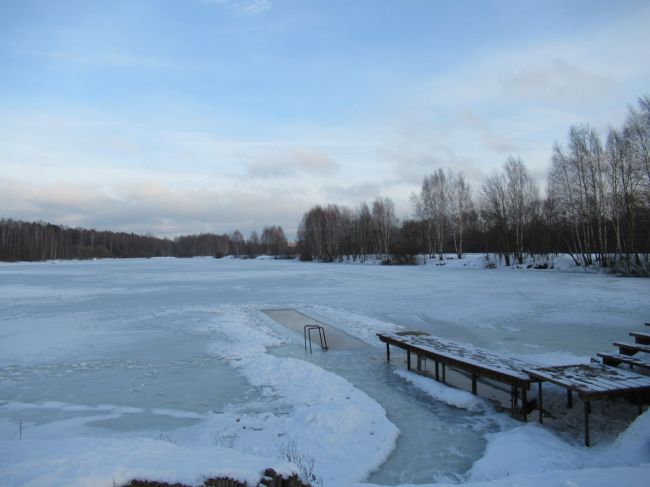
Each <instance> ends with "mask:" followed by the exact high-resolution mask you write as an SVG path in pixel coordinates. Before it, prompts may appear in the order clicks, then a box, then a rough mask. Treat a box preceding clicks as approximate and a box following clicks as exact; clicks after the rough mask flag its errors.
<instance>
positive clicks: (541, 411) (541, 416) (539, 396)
mask: <svg viewBox="0 0 650 487" xmlns="http://www.w3.org/2000/svg"><path fill="white" fill-rule="evenodd" d="M542 384H543V382H538V383H537V403H538V404H537V407H538V409H539V424H543V423H544V403H543V402H542Z"/></svg>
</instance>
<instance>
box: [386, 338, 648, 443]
mask: <svg viewBox="0 0 650 487" xmlns="http://www.w3.org/2000/svg"><path fill="white" fill-rule="evenodd" d="M377 336H378V337H379V340H381V341H382V342H384V343H385V344H386V359H387V360H388V361H389V362H390V347H391V345H392V346H394V347H398V348H400V349H402V350H405V351H406V364H407V368H408V369H409V370H410V369H411V355H412V354H415V356H416V360H417V370H418V371H421V362H422V359H429V360H432V361H433V362H434V363H435V379H436V380H438V381H440V380H442V382H445V368H446V366H450V367H453V368H455V369H459V370H463V371H465V372H468V373H469V374H470V375H471V378H472V393H473V394H476V393H477V386H476V385H477V380H478V378H480V377H486V378H489V379H493V380H496V381H498V382H502V383H504V384H508V385H510V391H511V406H512V408H511V411H512V415H513V416H515V413H519V415H520V417H521V419H523V420H524V421H526V420H527V416H528V414H529V413H530V412H531V410H532V409H533V408H535V407H536V408H537V409H538V410H539V422H540V423H542V422H543V421H544V418H543V402H542V401H543V390H542V383H543V382H550V383H552V384H555V385H557V386H559V387H562V388H564V389H566V392H567V407H569V408H570V407H572V406H573V393H576V394H577V395H578V397H579V398H580V399H581V400H582V401H583V403H584V410H585V416H584V418H585V425H584V426H585V446H589V445H590V444H591V441H590V436H589V414H590V413H591V401H594V400H598V399H609V398H614V397H623V398H626V399H629V400H631V401H633V402H636V403H637V404H638V407H639V414H640V413H641V412H642V406H643V404H647V403H648V402H650V376H648V375H640V374H637V373H635V372H632V371H629V370H622V369H618V368H615V367H611V366H608V365H606V364H601V363H597V364H577V365H562V366H555V367H540V366H539V365H538V364H532V363H527V362H525V361H522V360H519V359H515V358H512V357H507V356H504V355H498V354H495V353H492V352H489V351H487V350H484V349H481V348H478V347H473V346H468V345H461V344H459V343H456V342H453V341H450V340H445V339H442V338H439V337H434V336H431V335H429V334H428V333H424V332H420V331H404V332H397V333H378V334H377ZM632 336H635V338H637V340H638V339H639V338H641V340H646V337H645V336H641V337H638V336H637V334H636V333H635V334H634V335H632ZM615 345H617V346H619V347H620V349H621V352H620V353H619V354H616V355H611V354H610V355H608V359H610V360H614V358H615V359H616V360H619V359H620V360H619V363H620V362H625V361H627V362H628V363H630V361H635V365H637V366H638V365H639V363H637V362H638V361H639V360H640V359H639V358H637V357H634V358H632V351H634V352H635V353H636V352H648V351H650V347H649V346H648V345H647V343H639V342H638V341H637V343H635V344H621V343H616V344H615ZM646 349H648V350H646ZM626 352H627V353H626ZM599 355H601V354H599ZM441 366H442V373H441V370H440V368H441ZM532 383H537V384H538V391H537V399H536V400H534V401H528V400H527V391H529V389H530V385H531V384H532ZM520 392H521V396H520V394H519V393H520ZM519 397H521V406H520V407H518V404H519V401H518V398H519Z"/></svg>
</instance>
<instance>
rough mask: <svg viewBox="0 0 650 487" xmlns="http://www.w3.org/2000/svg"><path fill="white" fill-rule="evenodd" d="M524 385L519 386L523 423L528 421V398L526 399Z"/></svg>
mask: <svg viewBox="0 0 650 487" xmlns="http://www.w3.org/2000/svg"><path fill="white" fill-rule="evenodd" d="M527 389H528V388H527V387H526V386H524V387H522V388H521V411H522V412H523V413H524V423H527V422H528V400H527V399H526V390H527Z"/></svg>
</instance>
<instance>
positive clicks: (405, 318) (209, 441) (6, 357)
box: [0, 256, 650, 487]
mask: <svg viewBox="0 0 650 487" xmlns="http://www.w3.org/2000/svg"><path fill="white" fill-rule="evenodd" d="M480 261H481V257H480V256H474V257H469V258H468V259H467V260H464V261H448V262H446V264H447V265H444V266H438V265H435V262H430V263H429V265H427V266H416V267H390V266H379V265H367V264H366V265H356V264H318V263H300V262H297V261H273V260H236V259H222V260H216V259H211V258H200V259H188V260H181V259H151V260H106V261H89V262H56V263H51V262H46V263H19V264H0V484H2V485H11V486H14V485H34V486H35V485H39V486H40V485H67V486H86V485H87V486H91V485H92V486H107V487H108V486H112V485H119V484H120V483H121V482H125V481H127V480H129V479H132V478H150V479H156V480H166V481H174V482H175V481H182V482H186V483H190V484H191V483H199V482H200V481H201V480H202V479H203V478H204V477H205V476H215V475H229V476H233V477H237V478H240V479H242V480H248V481H250V482H254V481H255V480H256V479H257V478H259V474H260V472H261V471H263V470H264V469H265V468H267V467H271V468H275V469H276V470H278V471H281V472H287V473H289V472H291V471H300V470H301V469H302V473H303V475H304V474H305V473H311V474H313V475H314V476H315V477H316V482H315V483H319V482H320V483H322V484H323V485H326V486H335V487H336V486H347V485H356V484H358V483H360V482H369V483H372V484H383V485H398V484H400V485H407V484H409V485H410V484H427V483H428V484H433V483H437V484H459V483H461V484H471V485H491V486H498V485H540V486H541V485H544V486H545V487H547V486H552V485H558V486H560V485H563V486H574V485H585V486H586V485H612V484H614V483H616V484H620V485H626V486H634V485H639V486H640V485H646V482H647V478H648V476H649V475H650V413H647V412H646V413H645V414H643V415H642V416H640V417H638V418H636V419H635V417H634V416H635V415H634V412H635V411H636V408H632V407H630V406H628V405H625V404H623V403H619V402H612V403H596V404H595V408H594V414H593V416H594V429H593V431H592V434H593V440H594V443H595V446H593V447H592V448H590V449H586V448H584V447H583V446H582V437H581V432H582V430H581V428H582V423H581V412H580V409H581V408H579V407H577V408H574V409H573V410H570V411H569V410H566V409H564V408H563V396H562V394H561V393H560V392H559V391H555V396H557V397H554V391H553V388H552V387H550V386H549V392H548V399H547V397H546V395H545V403H548V406H549V409H550V410H552V412H553V413H554V414H556V417H555V418H551V419H550V420H549V421H548V423H549V424H548V425H545V426H544V427H541V426H539V425H537V424H535V423H534V422H532V421H531V422H530V423H527V424H523V423H520V422H517V421H514V420H512V419H510V417H509V415H508V414H504V413H503V412H500V407H499V404H498V403H497V402H495V401H494V400H490V397H491V395H490V394H489V393H488V392H489V389H488V388H489V385H482V386H480V387H479V391H481V387H484V388H485V389H484V392H486V393H485V394H483V396H484V398H483V399H480V398H476V397H474V396H472V395H471V394H469V393H467V392H465V391H462V390H457V389H451V388H448V387H445V386H442V385H441V384H438V383H436V382H434V381H432V380H429V379H425V378H422V377H420V376H416V375H414V374H412V373H409V372H406V371H405V370H403V366H402V363H401V362H402V361H401V358H402V357H400V355H399V353H397V352H396V356H395V359H394V360H393V361H392V362H391V364H390V365H387V364H386V363H385V357H384V350H383V346H380V345H382V344H380V343H379V342H378V340H376V337H375V333H376V332H379V331H385V330H394V329H397V328H400V327H403V328H409V329H419V330H424V331H428V332H430V333H432V334H436V335H439V336H442V337H444V338H448V339H452V340H456V341H461V342H466V343H471V344H473V345H476V346H480V347H484V348H488V349H490V350H492V351H495V352H501V353H505V354H509V355H520V356H524V357H526V358H527V360H532V361H537V362H540V363H551V364H553V363H567V362H576V361H588V360H589V357H590V356H592V355H594V354H595V352H597V351H602V350H607V349H610V348H611V342H612V341H614V340H620V339H624V338H626V335H627V333H628V332H629V331H632V330H634V329H636V328H637V327H638V326H639V325H640V324H641V323H643V322H644V321H650V299H649V297H650V280H647V279H626V278H617V277H611V276H605V275H601V274H594V273H591V274H588V273H579V272H568V271H566V270H561V269H569V267H567V266H562V265H558V266H557V267H558V268H559V269H556V270H533V269H489V270H488V269H482V268H481V267H482V264H481V262H480ZM273 308H291V309H296V310H298V311H300V312H302V313H304V314H307V315H308V316H311V317H313V318H315V319H318V320H321V321H323V322H325V323H327V324H329V325H332V326H336V327H338V328H340V329H342V330H344V331H346V332H347V333H348V334H350V335H352V336H354V337H356V338H359V339H361V340H363V341H365V342H366V343H367V344H368V346H367V349H365V350H358V351H354V352H351V351H347V352H346V351H336V350H332V351H330V352H327V353H323V352H316V351H315V352H314V354H313V355H311V356H310V355H309V354H307V355H306V354H305V352H304V350H303V344H302V339H303V338H302V336H301V335H300V334H297V333H296V332H295V331H292V330H291V329H289V328H286V327H284V326H282V325H281V324H279V323H277V322H275V321H273V320H272V319H271V318H269V317H268V316H267V315H266V314H264V313H263V312H262V310H265V309H273ZM461 379H462V378H461ZM495 397H496V396H495ZM531 419H533V417H532V416H531ZM630 423H632V424H631V425H630ZM296 452H297V454H298V457H299V458H298V459H297V461H296V455H293V459H294V462H293V463H289V462H288V461H287V459H288V457H291V456H292V455H291V454H292V453H296ZM312 462H313V466H312Z"/></svg>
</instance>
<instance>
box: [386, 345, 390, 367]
mask: <svg viewBox="0 0 650 487" xmlns="http://www.w3.org/2000/svg"><path fill="white" fill-rule="evenodd" d="M386 362H390V344H389V343H388V342H386Z"/></svg>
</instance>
